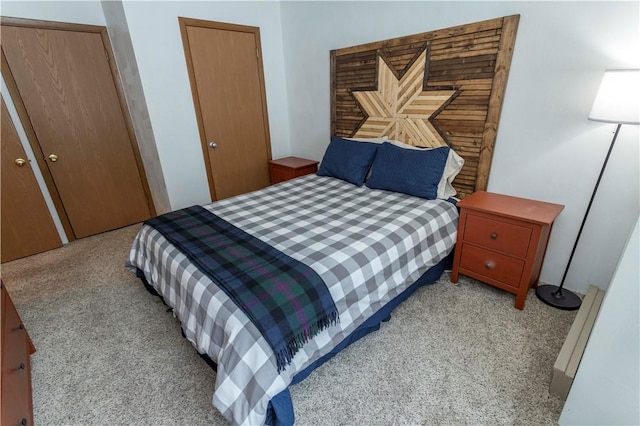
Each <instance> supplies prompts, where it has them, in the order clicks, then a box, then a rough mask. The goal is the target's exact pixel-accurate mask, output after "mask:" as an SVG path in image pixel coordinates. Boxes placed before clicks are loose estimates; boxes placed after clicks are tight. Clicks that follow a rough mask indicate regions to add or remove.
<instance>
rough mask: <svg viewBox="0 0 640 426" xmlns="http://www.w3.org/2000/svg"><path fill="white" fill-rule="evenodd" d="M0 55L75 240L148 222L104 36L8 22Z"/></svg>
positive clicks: (143, 190) (140, 184) (138, 176)
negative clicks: (5, 60)
mask: <svg viewBox="0 0 640 426" xmlns="http://www.w3.org/2000/svg"><path fill="white" fill-rule="evenodd" d="M2 50H3V52H4V54H5V55H6V59H7V63H8V66H9V69H10V73H11V75H12V77H13V79H14V80H15V84H16V86H17V89H18V91H19V93H20V97H21V99H22V102H23V104H24V107H25V109H26V112H27V114H28V117H29V121H30V123H31V126H32V127H33V130H34V133H35V135H36V137H37V144H38V145H39V154H41V155H42V156H43V160H44V163H41V164H46V168H47V169H48V173H50V175H51V177H52V179H53V182H54V184H55V187H54V188H49V189H50V191H57V193H58V194H59V197H60V200H61V201H62V205H63V206H64V211H63V212H61V214H65V213H66V216H67V217H68V219H69V222H70V224H71V227H72V229H73V233H74V234H75V237H76V238H80V237H84V236H87V235H92V234H96V233H99V232H103V231H107V230H111V229H115V228H119V227H122V226H125V225H129V224H132V223H136V222H140V221H143V220H145V219H147V218H149V217H150V214H151V211H150V207H149V205H150V203H148V199H147V195H146V194H145V189H144V187H143V183H142V182H143V181H142V179H143V174H142V173H141V170H140V169H139V167H138V164H137V162H136V159H135V154H134V151H133V146H132V143H131V142H132V141H131V139H130V136H129V133H128V128H127V124H126V121H125V118H124V115H123V110H122V106H121V104H120V100H119V98H118V93H117V89H116V86H115V83H114V77H113V75H112V73H111V68H110V64H109V56H108V55H107V50H106V49H105V46H104V44H103V39H102V35H101V34H100V33H99V32H84V31H80V30H63V29H49V28H34V27H25V26H12V25H9V24H6V23H4V22H3V25H2ZM5 78H6V76H5ZM32 144H33V143H32ZM34 151H37V150H36V149H34ZM36 155H38V154H36ZM43 173H45V171H43Z"/></svg>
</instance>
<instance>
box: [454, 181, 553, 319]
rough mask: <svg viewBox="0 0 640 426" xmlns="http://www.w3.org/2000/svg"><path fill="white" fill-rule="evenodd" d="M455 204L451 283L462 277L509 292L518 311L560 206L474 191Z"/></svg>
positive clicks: (535, 276)
mask: <svg viewBox="0 0 640 426" xmlns="http://www.w3.org/2000/svg"><path fill="white" fill-rule="evenodd" d="M458 207H459V208H460V220H459V222H458V240H457V243H456V251H455V255H454V259H453V269H452V271H451V282H454V283H456V282H458V274H464V275H467V276H469V277H472V278H475V279H477V280H480V281H482V282H484V283H486V284H490V285H493V286H495V287H498V288H501V289H503V290H506V291H508V292H510V293H513V294H515V295H516V303H515V307H516V308H517V309H523V308H524V302H525V300H526V298H527V292H528V290H529V288H531V287H537V285H538V278H539V277H540V269H542V262H543V260H544V254H545V251H546V250H547V243H548V242H549V234H550V233H551V227H552V225H553V221H554V219H555V218H556V216H558V214H559V213H560V212H561V211H562V209H563V208H564V206H562V205H559V204H552V203H544V202H541V201H535V200H527V199H525V198H517V197H510V196H508V195H501V194H493V193H490V192H484V191H478V192H474V193H473V194H471V195H470V196H468V197H467V198H465V199H464V200H462V201H460V202H459V203H458Z"/></svg>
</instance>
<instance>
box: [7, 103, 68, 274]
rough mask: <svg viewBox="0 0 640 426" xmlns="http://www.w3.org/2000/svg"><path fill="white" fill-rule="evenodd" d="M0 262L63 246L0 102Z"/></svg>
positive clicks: (11, 123) (9, 118)
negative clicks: (0, 113)
mask: <svg viewBox="0 0 640 426" xmlns="http://www.w3.org/2000/svg"><path fill="white" fill-rule="evenodd" d="M1 120H2V121H1V122H0V123H1V124H0V127H1V134H2V138H1V139H0V145H1V152H0V155H1V157H0V174H1V176H0V184H1V186H2V188H1V189H0V191H1V192H0V197H1V200H0V211H1V214H0V216H1V217H2V220H1V223H0V235H1V243H0V244H1V245H0V261H1V262H3V263H4V262H8V261H10V260H14V259H18V258H21V257H25V256H30V255H32V254H36V253H40V252H43V251H47V250H51V249H54V248H57V247H61V246H62V241H61V240H60V235H58V231H57V230H56V226H55V224H54V223H53V219H52V218H51V214H50V213H49V209H48V208H47V204H46V203H45V201H44V197H43V196H42V192H41V191H40V187H39V186H38V183H37V181H36V177H35V175H34V174H33V169H32V168H31V164H30V163H29V159H28V158H27V154H26V153H25V151H24V149H23V148H22V144H21V143H20V139H19V137H18V133H17V132H16V128H15V126H14V124H13V121H12V120H11V116H10V115H9V111H8V110H7V106H6V105H5V103H4V99H2V116H1Z"/></svg>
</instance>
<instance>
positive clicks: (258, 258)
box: [144, 206, 338, 372]
mask: <svg viewBox="0 0 640 426" xmlns="http://www.w3.org/2000/svg"><path fill="white" fill-rule="evenodd" d="M144 224H145V225H148V226H151V227H153V228H155V229H156V230H157V231H159V232H160V233H161V234H162V236H163V237H165V238H166V239H168V240H169V241H170V242H171V244H173V245H174V246H176V248H177V249H179V250H180V251H181V252H182V253H184V254H185V255H186V256H187V257H188V258H189V260H191V262H193V263H195V264H196V266H197V267H198V269H200V270H201V271H202V272H204V273H205V274H206V275H207V277H209V278H210V279H211V280H213V281H214V282H216V283H217V284H218V285H219V287H220V288H221V289H222V290H223V291H224V292H225V293H227V296H229V297H230V298H231V299H232V300H233V301H234V302H235V303H236V305H237V306H238V307H239V308H240V309H242V311H243V312H244V313H245V314H246V315H247V316H248V317H249V318H250V319H251V321H252V322H253V324H254V325H255V326H256V327H258V329H259V330H260V332H261V333H262V336H263V337H264V338H265V339H266V340H267V342H269V346H271V349H273V352H275V354H276V360H277V364H278V372H280V371H281V370H284V369H285V367H286V366H287V365H289V364H290V363H291V359H292V358H293V356H294V355H295V354H296V352H298V350H300V348H301V347H302V346H303V345H304V343H306V342H308V341H309V339H311V338H313V337H314V336H315V335H316V334H318V333H319V332H320V331H322V330H324V329H325V328H327V327H329V326H331V325H335V324H336V323H337V321H338V311H337V309H336V305H335V303H333V299H332V298H331V295H330V294H329V290H328V289H327V286H326V284H325V283H324V282H323V281H322V278H320V276H319V275H318V274H317V273H316V272H315V271H314V270H313V269H311V268H310V267H308V266H307V265H305V264H304V263H302V262H299V261H297V260H295V259H293V258H291V257H289V256H287V255H286V254H284V253H282V252H281V251H278V250H277V249H275V248H273V247H271V246H270V245H269V244H267V243H265V242H264V241H262V240H260V239H258V238H256V237H253V236H251V235H250V234H248V233H246V232H244V231H243V230H242V229H239V228H237V227H235V226H233V225H231V224H230V223H229V222H227V221H225V220H224V219H221V218H220V217H218V216H217V215H215V214H213V213H212V212H210V211H208V210H207V209H205V208H204V207H201V206H191V207H187V208H186V209H181V210H176V211H173V212H169V213H167V214H163V215H161V216H157V217H154V218H152V219H149V220H147V221H145V222H144Z"/></svg>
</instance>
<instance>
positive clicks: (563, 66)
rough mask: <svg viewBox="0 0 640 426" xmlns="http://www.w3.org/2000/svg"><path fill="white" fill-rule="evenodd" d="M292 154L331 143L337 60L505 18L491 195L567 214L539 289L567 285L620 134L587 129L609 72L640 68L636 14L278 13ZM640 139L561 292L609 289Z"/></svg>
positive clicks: (440, 9) (390, 6)
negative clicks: (346, 50)
mask: <svg viewBox="0 0 640 426" xmlns="http://www.w3.org/2000/svg"><path fill="white" fill-rule="evenodd" d="M281 9H282V25H283V39H284V52H285V70H286V76H287V93H288V102H289V122H290V129H291V133H290V140H291V151H292V154H295V155H300V156H303V157H308V158H313V159H321V157H322V154H323V152H324V149H325V148H326V146H327V144H328V141H329V136H330V135H329V131H330V129H329V125H330V112H329V51H330V50H331V49H337V48H341V47H347V46H352V45H356V44H361V43H366V42H372V41H377V40H384V39H387V38H392V37H398V36H403V35H408V34H414V33H419V32H425V31H430V30H435V29H439V28H445V27H449V26H453V25H460V24H466V23H470V22H476V21H481V20H485V19H492V18H497V17H500V16H506V15H512V14H520V15H521V16H520V25H519V28H518V35H517V38H516V46H515V52H514V56H513V61H512V65H511V72H510V76H509V82H508V85H507V91H506V95H505V101H504V106H503V111H502V118H501V122H500V128H499V132H498V138H497V142H496V146H495V154H494V158H493V164H492V169H491V176H490V180H489V188H488V189H489V190H490V191H494V192H500V193H505V194H511V195H516V196H520V197H527V198H534V199H540V200H545V201H549V202H554V203H559V204H563V205H565V210H564V211H563V212H562V213H561V215H560V216H559V217H558V219H557V222H556V224H555V226H554V230H553V233H552V236H551V240H550V243H549V248H548V251H547V257H546V261H545V264H544V268H543V270H542V275H541V280H542V281H544V282H547V283H552V284H559V282H560V280H561V278H562V273H563V272H564V268H565V266H566V263H567V261H568V258H569V254H570V251H571V247H572V245H573V242H574V240H575V237H576V235H577V233H578V228H579V226H580V222H581V220H582V217H583V214H584V211H585V209H586V207H587V204H588V201H589V198H590V196H591V192H592V190H593V187H594V185H595V182H596V179H597V176H598V173H599V171H600V167H601V165H602V161H603V160H604V156H605V154H606V151H607V149H608V146H609V143H610V141H611V137H612V133H611V132H612V131H613V128H614V126H613V125H609V124H603V123H596V122H591V121H588V120H587V115H588V114H589V111H590V109H591V104H592V102H593V99H594V97H595V94H596V91H597V89H598V85H599V83H600V79H601V77H602V74H603V73H604V70H605V69H606V68H638V67H640V57H639V56H640V37H639V27H640V24H639V14H640V12H639V4H638V2H625V3H621V2H617V3H616V2H491V1H489V2H482V1H478V2H282V4H281ZM638 138H639V136H638V127H637V126H623V128H622V131H621V132H620V135H619V137H618V141H617V143H616V148H615V150H614V153H613V154H612V156H611V159H610V161H609V165H608V168H607V172H606V174H605V176H604V178H603V180H602V182H601V185H600V189H599V193H598V197H597V198H596V202H595V204H594V206H593V208H592V210H591V214H590V219H589V222H588V223H587V226H586V227H585V230H584V232H583V236H582V239H581V243H580V245H579V248H578V251H577V252H576V255H575V258H574V260H573V265H572V268H571V271H570V273H569V275H568V277H567V280H566V282H565V286H566V287H567V288H570V289H574V290H576V291H578V292H581V293H584V292H586V289H587V287H588V284H589V283H593V284H596V285H598V286H600V287H601V288H606V287H607V285H608V283H609V282H610V279H611V275H612V273H613V270H614V268H615V265H616V262H617V260H618V258H619V255H620V252H621V250H622V247H623V244H624V242H625V240H626V237H627V235H628V234H629V232H630V230H631V227H632V226H633V223H634V221H635V218H636V217H637V216H638V210H639V207H638V204H639V201H638V194H639V192H640V188H639V184H638V181H639V171H638V168H639V166H638V145H639V144H638Z"/></svg>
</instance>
